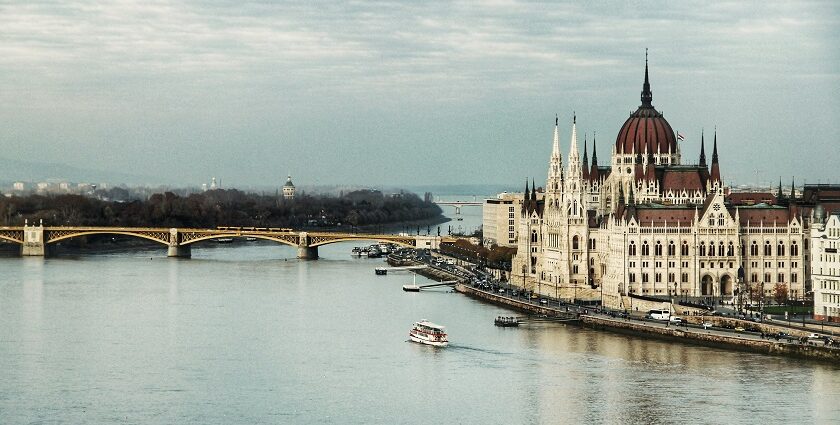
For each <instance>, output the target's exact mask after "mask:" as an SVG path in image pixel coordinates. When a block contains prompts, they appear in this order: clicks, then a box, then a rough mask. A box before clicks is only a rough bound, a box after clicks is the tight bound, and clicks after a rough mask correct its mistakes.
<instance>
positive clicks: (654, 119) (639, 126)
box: [615, 59, 677, 154]
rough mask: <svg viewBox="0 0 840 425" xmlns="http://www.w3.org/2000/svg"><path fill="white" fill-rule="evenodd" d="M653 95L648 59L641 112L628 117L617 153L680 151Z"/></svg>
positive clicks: (617, 138)
mask: <svg viewBox="0 0 840 425" xmlns="http://www.w3.org/2000/svg"><path fill="white" fill-rule="evenodd" d="M652 102H653V93H652V92H651V91H650V81H649V80H648V66H647V59H645V83H644V85H643V86H642V104H641V106H639V109H637V110H636V112H633V114H631V115H630V118H627V121H625V122H624V125H623V126H621V130H619V131H618V137H616V138H615V150H616V152H617V153H624V154H629V153H631V152H635V153H641V154H644V153H645V151H646V148H647V152H650V153H653V154H657V153H663V154H667V153H669V152H670V153H675V152H677V137H676V135H675V134H674V130H673V129H672V128H671V125H670V124H668V121H666V120H665V117H663V116H662V114H661V113H659V111H657V110H656V109H654V107H653V104H652Z"/></svg>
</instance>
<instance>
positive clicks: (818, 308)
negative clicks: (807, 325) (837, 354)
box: [811, 213, 840, 322]
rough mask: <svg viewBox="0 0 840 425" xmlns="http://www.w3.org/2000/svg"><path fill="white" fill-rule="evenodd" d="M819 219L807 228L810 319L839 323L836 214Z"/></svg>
mask: <svg viewBox="0 0 840 425" xmlns="http://www.w3.org/2000/svg"><path fill="white" fill-rule="evenodd" d="M819 215H822V214H819ZM821 219H822V217H819V218H818V219H817V221H818V222H815V224H814V226H813V228H812V229H811V246H812V247H813V251H814V252H813V255H812V257H811V279H812V284H813V288H814V319H816V320H826V321H831V322H840V254H838V253H837V250H838V249H839V248H840V213H838V214H832V215H830V216H829V217H828V219H826V220H825V221H824V222H822V221H823V220H821Z"/></svg>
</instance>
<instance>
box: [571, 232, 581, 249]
mask: <svg viewBox="0 0 840 425" xmlns="http://www.w3.org/2000/svg"><path fill="white" fill-rule="evenodd" d="M579 241H580V239H578V237H577V235H575V237H573V238H572V249H580V246H579Z"/></svg>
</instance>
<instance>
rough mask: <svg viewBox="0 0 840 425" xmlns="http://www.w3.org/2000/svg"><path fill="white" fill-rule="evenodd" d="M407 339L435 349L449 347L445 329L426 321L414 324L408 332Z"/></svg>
mask: <svg viewBox="0 0 840 425" xmlns="http://www.w3.org/2000/svg"><path fill="white" fill-rule="evenodd" d="M408 339H410V340H411V341H413V342H417V343H420V344H427V345H433V346H435V347H446V346H447V345H449V339H448V338H447V335H446V328H445V327H443V326H441V325H436V324H434V323H432V322H430V321H428V320H426V319H423V320H421V321H419V322H415V323H414V326H413V327H412V328H411V330H410V331H409V332H408Z"/></svg>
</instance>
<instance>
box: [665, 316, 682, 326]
mask: <svg viewBox="0 0 840 425" xmlns="http://www.w3.org/2000/svg"><path fill="white" fill-rule="evenodd" d="M668 321H669V322H671V323H673V324H675V325H679V324H681V323H682V322H683V320H682V319H681V318H679V317H677V316H671V317H670V318H669V319H668Z"/></svg>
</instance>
